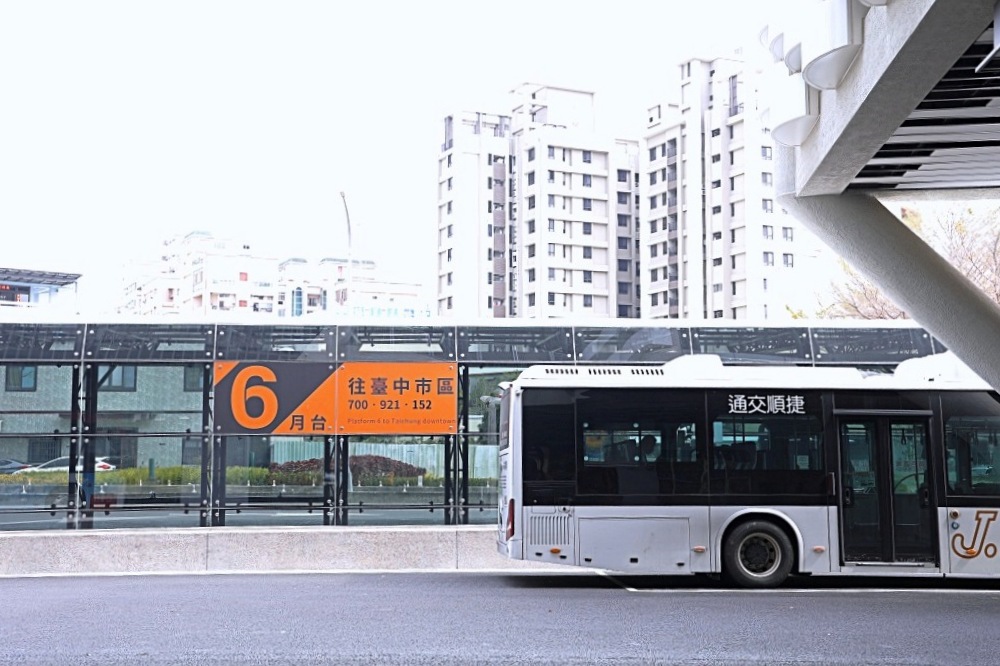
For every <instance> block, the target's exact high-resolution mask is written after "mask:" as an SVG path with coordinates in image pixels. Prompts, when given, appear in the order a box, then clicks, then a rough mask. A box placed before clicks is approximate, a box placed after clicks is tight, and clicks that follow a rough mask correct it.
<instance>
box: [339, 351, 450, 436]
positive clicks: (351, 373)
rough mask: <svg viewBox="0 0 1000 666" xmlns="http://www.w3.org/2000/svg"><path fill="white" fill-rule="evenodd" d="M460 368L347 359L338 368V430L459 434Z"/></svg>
mask: <svg viewBox="0 0 1000 666" xmlns="http://www.w3.org/2000/svg"><path fill="white" fill-rule="evenodd" d="M457 372H458V370H457V366H456V365H455V364H454V363H433V362H432V363H362V362H358V363H344V364H343V365H341V366H340V367H339V368H338V369H337V410H336V422H337V432H338V433H339V434H346V435H376V434H400V435H445V434H451V433H454V432H455V430H456V428H455V424H456V421H457V417H458V374H457Z"/></svg>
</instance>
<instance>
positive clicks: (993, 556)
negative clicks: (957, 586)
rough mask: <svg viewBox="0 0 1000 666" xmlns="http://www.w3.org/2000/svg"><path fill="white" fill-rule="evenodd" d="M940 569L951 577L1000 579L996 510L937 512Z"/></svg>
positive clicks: (999, 511) (998, 515) (999, 517)
mask: <svg viewBox="0 0 1000 666" xmlns="http://www.w3.org/2000/svg"><path fill="white" fill-rule="evenodd" d="M938 523H939V526H940V530H941V531H940V532H939V533H940V534H943V535H947V536H946V537H945V538H944V539H942V543H941V551H942V552H941V564H942V569H944V570H945V571H948V572H950V573H951V574H952V575H955V576H976V577H981V576H991V577H996V576H997V575H1000V560H998V558H997V541H998V540H1000V525H998V523H1000V509H998V508H997V507H992V508H966V507H962V508H952V509H950V510H949V509H947V508H940V509H938Z"/></svg>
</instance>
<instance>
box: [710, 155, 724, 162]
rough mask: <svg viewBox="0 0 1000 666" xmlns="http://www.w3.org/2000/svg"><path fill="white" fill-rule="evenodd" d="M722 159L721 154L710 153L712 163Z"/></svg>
mask: <svg viewBox="0 0 1000 666" xmlns="http://www.w3.org/2000/svg"><path fill="white" fill-rule="evenodd" d="M721 161H722V155H712V164H715V163H717V162H721Z"/></svg>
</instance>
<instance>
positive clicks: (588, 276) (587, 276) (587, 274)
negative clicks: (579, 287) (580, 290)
mask: <svg viewBox="0 0 1000 666" xmlns="http://www.w3.org/2000/svg"><path fill="white" fill-rule="evenodd" d="M583 281H584V282H587V283H590V282H593V281H594V272H593V271H584V272H583Z"/></svg>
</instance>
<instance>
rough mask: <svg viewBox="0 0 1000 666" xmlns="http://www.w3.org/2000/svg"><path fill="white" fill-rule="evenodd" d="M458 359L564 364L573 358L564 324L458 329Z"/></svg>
mask: <svg viewBox="0 0 1000 666" xmlns="http://www.w3.org/2000/svg"><path fill="white" fill-rule="evenodd" d="M458 358H459V360H460V361H496V362H501V363H565V362H571V361H572V360H573V334H572V329H570V328H568V327H541V326H537V327H530V328H529V327H506V326H489V327H485V326H484V327H473V328H460V329H459V330H458Z"/></svg>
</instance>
